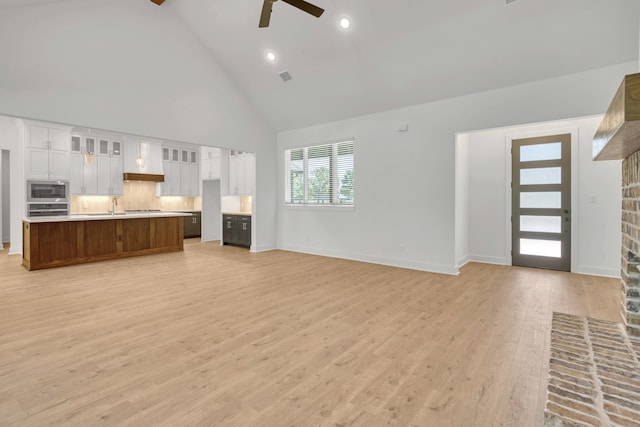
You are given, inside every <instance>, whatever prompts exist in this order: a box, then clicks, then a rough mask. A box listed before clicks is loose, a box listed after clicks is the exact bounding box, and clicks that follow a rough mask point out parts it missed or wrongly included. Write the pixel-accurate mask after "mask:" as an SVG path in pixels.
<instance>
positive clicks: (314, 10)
mask: <svg viewBox="0 0 640 427" xmlns="http://www.w3.org/2000/svg"><path fill="white" fill-rule="evenodd" d="M282 1H283V2H285V3H289V4H290V5H291V6H294V7H297V8H298V9H300V10H304V11H305V12H307V13H310V14H311V15H313V16H315V17H316V18H319V17H320V15H322V13H323V12H324V9H321V8H319V7H318V6H316V5H313V4H311V3H309V2H306V1H304V0H282Z"/></svg>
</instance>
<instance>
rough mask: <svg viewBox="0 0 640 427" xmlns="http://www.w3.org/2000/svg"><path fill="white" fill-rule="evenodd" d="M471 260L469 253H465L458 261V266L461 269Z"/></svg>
mask: <svg viewBox="0 0 640 427" xmlns="http://www.w3.org/2000/svg"><path fill="white" fill-rule="evenodd" d="M470 261H471V260H470V259H469V255H465V256H463V257H461V258H459V259H458V260H457V261H456V268H458V269H460V268H462V267H464V266H465V265H467V264H468V263H469V262H470Z"/></svg>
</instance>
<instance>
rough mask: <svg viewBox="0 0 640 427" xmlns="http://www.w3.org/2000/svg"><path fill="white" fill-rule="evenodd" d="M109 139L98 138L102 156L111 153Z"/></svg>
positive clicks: (99, 151)
mask: <svg viewBox="0 0 640 427" xmlns="http://www.w3.org/2000/svg"><path fill="white" fill-rule="evenodd" d="M109 151H110V150H109V140H108V139H99V140H98V155H100V156H108V155H109Z"/></svg>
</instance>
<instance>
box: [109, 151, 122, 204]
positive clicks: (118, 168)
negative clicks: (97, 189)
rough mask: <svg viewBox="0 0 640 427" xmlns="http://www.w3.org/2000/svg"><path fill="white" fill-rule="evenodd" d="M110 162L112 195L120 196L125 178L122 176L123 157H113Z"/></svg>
mask: <svg viewBox="0 0 640 427" xmlns="http://www.w3.org/2000/svg"><path fill="white" fill-rule="evenodd" d="M109 162H110V163H111V168H110V173H111V195H113V196H120V195H121V194H122V191H123V186H124V185H123V184H124V182H123V181H124V178H123V176H122V173H123V171H124V162H123V161H122V157H111V158H110V159H109Z"/></svg>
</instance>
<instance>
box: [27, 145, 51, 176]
mask: <svg viewBox="0 0 640 427" xmlns="http://www.w3.org/2000/svg"><path fill="white" fill-rule="evenodd" d="M26 175H27V178H44V179H46V178H49V150H45V149H37V148H30V149H28V150H27V171H26Z"/></svg>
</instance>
